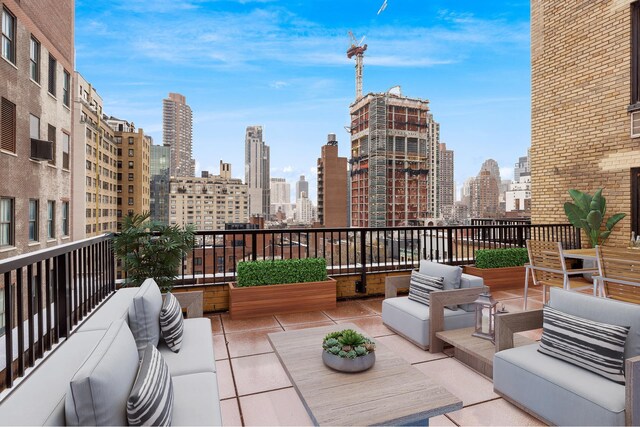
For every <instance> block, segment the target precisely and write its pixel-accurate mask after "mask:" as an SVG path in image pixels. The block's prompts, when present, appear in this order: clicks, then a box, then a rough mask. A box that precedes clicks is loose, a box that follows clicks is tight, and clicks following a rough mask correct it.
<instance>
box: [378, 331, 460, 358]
mask: <svg viewBox="0 0 640 427" xmlns="http://www.w3.org/2000/svg"><path fill="white" fill-rule="evenodd" d="M376 342H377V343H380V344H382V345H384V346H385V347H387V348H388V349H389V350H391V351H392V352H394V353H395V354H396V355H398V356H399V357H401V358H403V359H404V360H406V361H407V362H409V363H420V362H427V361H429V360H436V359H442V358H445V357H448V356H447V355H446V354H444V353H436V354H431V353H429V352H428V351H425V350H423V349H421V348H420V347H418V346H417V345H414V344H412V343H411V342H409V341H407V340H406V339H404V338H402V337H401V336H400V335H389V336H386V337H380V338H376Z"/></svg>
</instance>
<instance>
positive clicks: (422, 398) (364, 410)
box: [268, 323, 462, 425]
mask: <svg viewBox="0 0 640 427" xmlns="http://www.w3.org/2000/svg"><path fill="white" fill-rule="evenodd" d="M342 329H355V330H357V331H359V332H362V331H361V330H359V329H358V328H357V327H356V326H355V325H353V324H351V323H342V324H338V325H333V326H323V327H319V328H310V329H301V330H295V331H285V332H276V333H271V334H269V335H268V337H269V341H270V342H271V346H272V347H273V348H274V350H275V352H276V355H277V356H278V358H279V359H280V362H281V363H282V366H283V367H284V369H285V371H286V372H287V375H288V376H289V379H290V380H291V382H292V383H293V386H294V388H295V389H296V391H297V393H298V395H299V396H300V398H301V399H302V403H303V404H304V406H305V408H306V409H307V412H308V413H309V416H310V417H311V419H312V420H313V422H314V424H315V425H375V424H392V425H399V424H412V425H417V424H422V425H428V424H429V418H431V417H434V416H436V415H441V414H444V413H445V412H451V411H456V410H458V409H462V401H461V400H460V399H458V398H457V397H455V396H454V395H452V394H451V393H449V392H448V391H447V390H446V389H445V388H444V387H442V386H440V385H438V384H436V383H435V382H434V381H432V380H431V379H429V378H428V377H427V376H426V375H425V374H424V373H422V372H421V371H420V370H418V369H417V368H415V367H413V366H411V365H410V364H409V363H408V362H407V361H405V360H404V359H402V358H400V357H398V356H396V355H395V354H394V353H393V352H392V351H391V350H389V349H388V348H386V347H385V346H384V345H382V344H380V343H376V363H375V365H374V366H373V367H372V368H371V369H369V370H367V371H364V372H359V373H342V372H338V371H334V370H333V369H331V368H328V367H327V366H325V365H324V363H323V362H322V351H323V350H322V339H323V338H324V336H325V335H326V334H328V333H329V332H332V331H339V330H342ZM365 335H366V334H365Z"/></svg>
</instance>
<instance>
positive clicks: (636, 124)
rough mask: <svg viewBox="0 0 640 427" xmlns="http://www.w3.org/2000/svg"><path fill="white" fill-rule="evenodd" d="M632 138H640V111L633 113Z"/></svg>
mask: <svg viewBox="0 0 640 427" xmlns="http://www.w3.org/2000/svg"><path fill="white" fill-rule="evenodd" d="M631 138H640V111H635V112H633V113H631Z"/></svg>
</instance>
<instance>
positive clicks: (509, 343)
mask: <svg viewBox="0 0 640 427" xmlns="http://www.w3.org/2000/svg"><path fill="white" fill-rule="evenodd" d="M549 306H550V307H553V308H555V309H556V310H559V311H561V312H563V313H567V314H571V315H573V316H579V317H582V318H584V319H589V320H592V321H596V322H603V323H608V324H613V325H621V326H630V329H629V335H628V337H627V341H626V344H625V359H626V385H621V384H617V383H615V382H614V381H611V380H608V379H606V378H604V377H602V376H600V375H598V374H596V373H593V372H591V371H588V370H586V369H582V368H580V367H578V366H575V365H573V364H570V363H567V362H565V361H563V360H560V359H557V358H554V357H551V356H548V355H545V354H542V353H540V352H538V347H539V344H531V345H528V346H524V347H518V348H511V347H513V333H515V332H520V331H523V330H528V329H535V328H539V327H540V326H542V310H536V311H530V312H522V313H514V314H505V315H499V316H498V318H497V321H496V351H497V353H496V354H495V356H494V361H493V384H494V390H495V392H496V393H498V394H500V395H502V396H503V397H505V399H507V400H509V401H511V402H513V403H514V404H516V405H518V406H520V407H521V408H523V409H525V410H526V411H528V412H530V413H532V414H534V415H535V416H537V417H538V418H540V419H541V420H543V421H545V422H547V423H551V424H556V425H624V424H625V423H627V424H629V423H633V424H636V425H637V423H638V421H639V420H638V419H637V418H633V417H634V416H636V417H637V416H638V412H639V411H640V408H639V406H640V402H635V400H638V399H637V397H636V399H634V398H633V384H638V383H639V381H640V357H638V356H639V355H640V306H638V305H635V304H628V303H624V302H619V301H613V300H608V299H604V298H597V297H593V296H589V295H584V294H581V293H577V292H568V291H565V290H561V289H557V288H554V289H551V293H550V299H549ZM634 407H635V409H634Z"/></svg>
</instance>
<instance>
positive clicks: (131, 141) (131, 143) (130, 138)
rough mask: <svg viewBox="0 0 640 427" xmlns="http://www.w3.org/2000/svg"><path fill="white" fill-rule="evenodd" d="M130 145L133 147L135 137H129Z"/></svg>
mask: <svg viewBox="0 0 640 427" xmlns="http://www.w3.org/2000/svg"><path fill="white" fill-rule="evenodd" d="M129 145H133V137H132V136H130V137H129Z"/></svg>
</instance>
